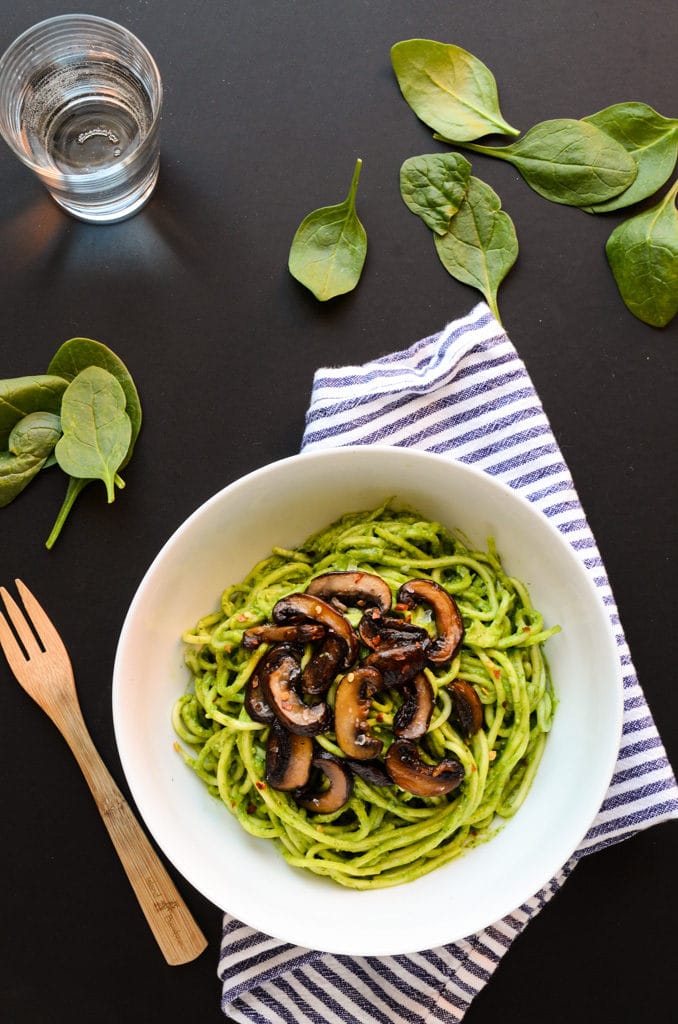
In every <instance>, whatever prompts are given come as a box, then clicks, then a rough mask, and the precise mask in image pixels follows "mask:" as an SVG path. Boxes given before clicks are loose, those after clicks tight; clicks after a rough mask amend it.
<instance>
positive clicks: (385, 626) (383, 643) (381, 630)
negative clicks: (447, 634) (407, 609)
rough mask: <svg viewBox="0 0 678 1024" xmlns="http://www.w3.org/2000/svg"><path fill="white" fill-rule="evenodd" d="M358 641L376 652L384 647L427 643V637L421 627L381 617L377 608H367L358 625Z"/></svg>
mask: <svg viewBox="0 0 678 1024" xmlns="http://www.w3.org/2000/svg"><path fill="white" fill-rule="evenodd" d="M358 633H359V634H360V639H361V640H362V642H363V643H364V644H365V646H366V647H369V648H371V650H373V651H376V650H378V649H379V648H384V647H406V646H408V645H409V644H412V643H419V644H425V643H428V640H429V635H428V633H427V632H426V630H425V629H422V628H421V626H415V625H414V624H413V623H411V622H405V620H404V619H398V618H396V617H395V616H390V615H389V616H387V615H382V613H381V612H380V611H379V609H378V608H368V610H367V611H366V612H365V614H364V615H363V616H362V618H361V620H360V622H359V624H358Z"/></svg>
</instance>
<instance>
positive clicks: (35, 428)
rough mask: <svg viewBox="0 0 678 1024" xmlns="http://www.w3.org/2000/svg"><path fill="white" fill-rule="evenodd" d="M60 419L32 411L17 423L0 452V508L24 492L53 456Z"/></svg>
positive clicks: (59, 435)
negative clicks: (5, 447)
mask: <svg viewBox="0 0 678 1024" xmlns="http://www.w3.org/2000/svg"><path fill="white" fill-rule="evenodd" d="M60 437H61V420H60V419H59V417H58V416H56V415H55V414H54V413H51V412H31V413H29V414H28V415H27V416H24V417H23V418H22V419H20V420H19V421H18V423H16V424H15V425H14V427H13V428H12V430H11V431H10V434H9V438H8V444H7V451H3V452H0V508H4V506H5V505H9V503H10V501H13V500H14V498H16V496H17V494H20V493H21V491H23V489H24V487H26V486H27V485H28V484H29V483H30V482H31V480H32V479H33V477H34V476H36V475H37V474H38V473H39V472H40V470H41V469H42V468H43V466H44V465H45V464H46V462H47V460H48V459H49V458H50V456H51V455H52V452H53V450H54V446H55V444H56V443H57V441H58V440H59V438H60Z"/></svg>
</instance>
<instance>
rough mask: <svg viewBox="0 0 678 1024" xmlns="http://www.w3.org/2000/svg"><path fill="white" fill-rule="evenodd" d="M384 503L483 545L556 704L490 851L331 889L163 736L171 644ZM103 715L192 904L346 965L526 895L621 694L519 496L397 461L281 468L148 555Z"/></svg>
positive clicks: (600, 624) (461, 472)
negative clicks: (514, 588) (317, 541)
mask: <svg viewBox="0 0 678 1024" xmlns="http://www.w3.org/2000/svg"><path fill="white" fill-rule="evenodd" d="M391 496H396V497H397V498H398V499H399V500H400V501H401V502H403V503H406V504H408V505H411V506H413V507H415V508H416V509H418V510H419V511H420V512H421V513H423V514H424V515H426V516H428V517H429V518H432V519H437V520H440V521H441V522H443V523H445V524H446V525H447V526H449V527H451V528H454V527H458V528H460V529H461V530H463V531H464V533H465V534H466V535H467V536H468V537H469V538H470V539H471V541H472V542H473V543H474V544H475V545H477V546H479V547H485V546H486V540H487V537H488V536H494V537H495V539H496V542H497V548H498V550H499V552H500V553H501V555H502V558H503V561H504V565H505V567H506V568H507V569H508V570H509V571H510V572H511V573H512V574H514V575H516V576H518V577H519V578H520V579H522V580H523V581H524V582H525V583H527V585H528V586H529V589H530V593H531V596H532V598H533V601H534V603H535V606H536V607H537V608H539V610H540V611H541V612H542V613H543V614H544V616H545V619H546V622H547V624H555V623H559V624H560V625H561V626H562V632H561V633H560V634H558V635H557V636H555V637H553V638H552V639H551V640H549V642H548V657H549V661H550V664H551V669H552V674H553V678H554V685H555V687H556V691H557V696H558V699H559V705H558V710H557V714H556V718H555V724H554V727H553V730H552V733H551V735H550V737H549V739H548V742H547V744H546V750H545V754H544V757H543V760H542V762H541V765H540V766H539V770H538V772H537V776H536V779H535V781H534V784H533V786H532V789H531V790H530V793H529V795H528V798H527V800H526V802H525V803H524V805H523V806H522V807H521V809H520V810H519V811H518V813H517V815H516V816H515V817H514V818H513V819H511V820H510V821H509V822H508V823H506V825H505V826H504V827H503V828H502V830H501V831H500V832H499V834H498V835H497V836H496V837H495V838H493V839H492V840H491V841H490V842H488V843H486V844H484V845H482V846H480V847H478V848H476V849H474V850H471V851H470V852H468V853H467V854H465V855H464V856H463V857H461V858H459V859H458V860H456V861H453V862H452V863H450V864H448V865H446V866H444V867H442V868H439V869H438V870H437V871H434V872H432V873H431V874H429V875H426V876H425V877H423V878H420V879H418V880H416V881H414V882H410V883H408V884H406V885H401V886H398V887H396V888H392V889H383V890H377V891H371V892H357V891H354V890H348V889H345V888H343V887H342V886H339V885H337V884H336V883H333V882H331V881H329V880H326V879H321V878H319V877H317V876H314V875H312V874H311V873H309V872H305V871H298V870H295V869H293V868H291V867H290V866H289V865H288V864H287V863H286V862H285V860H284V859H283V857H282V855H281V854H280V853H278V851H277V850H276V849H275V848H274V846H273V844H272V843H270V842H268V841H266V840H258V839H255V838H253V837H251V836H249V835H247V834H246V833H245V832H244V831H243V830H242V829H241V828H240V826H239V825H238V823H237V821H236V820H235V819H234V818H232V817H231V815H230V814H229V813H228V811H227V810H226V809H225V807H223V805H222V804H221V803H220V802H219V801H218V800H217V799H215V798H214V797H212V796H210V795H209V793H208V792H207V790H206V789H205V787H204V786H203V784H202V782H201V781H200V780H199V779H198V778H197V777H196V776H195V775H194V773H193V772H191V771H190V769H188V768H187V767H186V766H185V765H184V763H183V761H182V760H181V758H180V756H179V755H178V754H177V753H176V751H175V750H174V749H173V743H174V740H175V736H174V733H173V730H172V725H171V721H170V714H171V709H172V706H173V704H174V701H175V699H176V698H177V697H178V696H179V695H180V694H182V693H183V692H184V690H185V688H186V683H187V681H188V673H187V670H186V668H185V666H184V663H183V648H182V643H181V634H182V632H183V631H184V630H186V629H187V628H189V627H191V626H193V625H194V624H195V623H196V622H197V620H198V619H199V618H200V617H201V616H202V615H204V614H206V613H207V612H208V611H210V610H212V609H215V608H216V607H217V606H218V602H219V597H220V594H221V591H222V590H223V589H224V588H225V587H226V586H227V585H228V584H230V583H233V582H236V581H238V580H240V579H241V578H242V577H243V576H244V575H245V574H246V572H247V571H248V570H249V569H250V568H251V567H252V566H253V565H254V564H255V563H256V562H257V561H258V560H259V559H260V558H262V557H263V556H265V555H267V554H268V553H269V552H270V549H271V547H272V546H273V545H283V546H292V545H293V544H295V543H300V542H301V541H303V540H304V539H305V538H306V537H307V536H308V535H309V534H310V533H312V532H313V531H315V530H317V529H319V528H321V527H323V526H326V525H328V524H329V523H330V522H332V521H333V520H334V519H336V518H337V517H338V516H340V515H341V514H343V513H344V512H349V511H355V510H359V509H369V508H372V507H376V506H377V505H378V504H379V503H380V502H382V501H383V500H385V499H387V498H389V497H391ZM113 713H114V722H115V731H116V738H117V742H118V746H119V751H120V757H121V759H122V764H123V767H124V770H125V774H126V776H127V780H128V783H129V786H130V789H131V792H132V795H133V797H134V800H135V802H136V804H137V807H138V809H139V811H140V813H141V815H142V816H143V818H144V820H145V822H146V825H147V827H148V828H149V830H150V832H151V833H152V835H153V836H154V838H155V840H156V841H157V843H158V844H159V846H160V847H161V849H162V850H163V851H164V853H165V854H166V856H167V857H168V858H169V860H170V861H171V862H172V863H173V864H174V865H175V867H176V868H177V869H178V870H179V871H180V872H181V873H182V874H183V875H184V876H185V877H186V879H188V881H189V882H191V883H192V884H193V885H194V886H195V888H196V889H198V890H199V891H200V892H201V893H202V894H203V895H204V896H205V897H207V898H208V899H209V900H211V901H212V902H214V903H215V904H216V905H217V906H218V907H219V908H222V909H223V910H227V911H228V912H229V913H231V914H233V915H234V916H235V917H237V918H239V919H240V920H241V921H244V922H246V923H247V924H249V925H251V926H253V927H256V928H258V929H260V930H261V931H263V932H266V933H268V934H269V935H273V936H275V937H277V938H280V939H285V940H287V941H289V942H292V943H296V944H298V945H302V946H309V947H312V948H316V949H322V950H328V951H331V952H335V953H346V954H352V955H386V954H395V953H403V952H411V951H414V950H420V949H424V948H428V947H432V946H437V945H440V944H442V943H446V942H452V941H455V940H457V939H459V938H461V937H463V936H465V935H469V934H471V933H473V932H475V931H478V930H479V929H481V928H483V927H485V926H487V925H489V924H491V923H492V922H494V921H496V920H497V919H499V918H501V917H502V916H504V915H505V914H507V913H509V912H510V911H512V910H514V909H515V908H516V907H517V906H519V905H520V904H521V903H522V902H524V900H526V899H527V898H529V897H530V896H531V895H533V894H534V893H535V892H536V891H537V890H539V889H540V888H541V887H542V886H543V885H544V884H545V883H546V882H547V881H548V880H549V879H550V878H551V877H552V876H553V874H554V873H555V872H556V871H557V870H558V869H559V868H560V867H561V866H562V864H563V863H564V862H565V861H566V860H567V859H568V858H569V856H570V855H571V853H572V852H573V851H574V849H575V848H576V847H577V845H578V844H579V842H580V840H581V839H582V838H583V836H584V835H585V833H586V831H587V830H588V827H589V825H590V824H591V822H592V820H593V818H594V817H595V815H596V813H597V811H598V809H599V806H600V804H601V802H602V800H603V797H604V795H605V792H606V790H607V787H608V784H609V781H610V777H611V775H612V771H613V768H614V764H615V759H616V755H617V751H618V748H619V738H620V731H621V720H622V683H621V671H620V666H619V661H618V657H617V653H616V647H615V642H614V637H613V635H612V631H611V627H610V624H609V619H608V615H607V613H606V611H605V608H604V607H603V605H602V602H601V600H600V598H599V596H598V594H597V593H596V590H595V587H594V585H593V583H592V582H591V581H590V580H589V577H588V576H587V574H586V572H585V570H584V569H583V567H582V565H581V563H580V562H579V560H578V558H577V556H576V555H575V553H574V552H573V550H572V548H571V547H570V546H569V544H568V543H567V541H566V540H565V539H564V538H563V537H562V536H561V535H560V534H559V533H558V532H557V530H556V529H555V528H554V527H553V526H552V525H551V524H550V523H549V522H548V520H547V519H546V518H545V517H544V516H543V515H541V514H540V513H539V512H538V511H536V510H535V509H533V508H532V507H531V506H530V505H529V503H528V502H526V501H524V500H523V499H522V498H521V497H520V496H519V495H517V494H515V493H514V492H512V491H511V490H510V489H509V488H507V487H504V486H503V485H501V484H500V483H498V482H497V481H496V480H493V479H492V478H491V477H490V476H488V475H486V474H484V473H481V472H479V471H477V470H474V469H472V468H469V467H468V466H464V465H461V464H459V463H456V462H453V461H451V460H449V459H446V458H444V457H440V456H436V455H429V454H425V453H421V452H417V451H411V450H407V449H402V448H385V447H357V448H339V449H335V450H327V451H320V452H314V453H308V454H303V455H299V456H294V457H292V458H290V459H285V460H282V461H280V462H277V463H274V464H272V465H269V466H266V467H264V468H263V469H260V470H257V471H256V472H254V473H251V474H249V475H248V476H245V477H244V478H242V479H240V480H238V481H236V482H235V483H233V484H231V485H230V486H228V487H226V488H225V489H224V490H222V491H220V492H219V493H218V494H216V495H215V496H214V497H213V498H211V499H210V500H209V501H207V502H206V503H205V504H204V505H202V506H201V507H200V508H199V509H197V511H196V512H194V513H193V514H192V515H191V516H190V517H189V519H188V520H187V521H186V522H185V523H184V524H183V525H182V526H181V527H180V528H179V529H178V530H177V531H176V533H175V534H174V535H173V536H172V537H171V538H170V539H169V541H168V542H167V543H166V544H165V545H164V547H163V548H162V550H161V551H160V553H159V554H158V556H157V558H156V559H155V560H154V562H153V564H152V565H151V567H150V569H149V570H148V572H147V573H146V575H145V577H144V579H143V581H142V583H141V585H140V587H139V589H138V591H137V593H136V596H135V597H134V600H133V602H132V605H131V607H130V609H129V612H128V614H127V617H126V619H125V622H124V625H123V629H122V633H121V637H120V642H119V646H118V651H117V655H116V660H115V669H114V680H113Z"/></svg>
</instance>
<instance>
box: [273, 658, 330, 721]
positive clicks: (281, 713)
mask: <svg viewBox="0 0 678 1024" xmlns="http://www.w3.org/2000/svg"><path fill="white" fill-rule="evenodd" d="M260 679H261V680H262V681H263V685H264V687H265V690H266V692H267V693H268V697H269V701H270V706H271V708H272V710H273V713H274V715H275V717H276V718H277V719H278V720H279V721H280V722H282V724H283V725H284V726H285V728H286V729H288V730H289V731H290V732H293V733H295V734H296V735H297V736H317V735H318V734H319V733H321V732H325V730H326V729H328V728H329V724H330V720H331V712H330V709H329V707H328V706H327V704H323V703H320V704H305V703H304V701H303V700H302V698H301V695H300V694H299V692H298V690H297V686H298V685H299V683H300V681H301V668H300V667H299V661H298V660H297V657H296V655H295V652H294V651H293V650H292V648H290V647H287V646H285V645H284V644H279V645H278V646H277V647H272V648H271V650H270V651H269V652H268V654H267V655H266V657H265V658H264V659H263V662H262V665H261V674H260Z"/></svg>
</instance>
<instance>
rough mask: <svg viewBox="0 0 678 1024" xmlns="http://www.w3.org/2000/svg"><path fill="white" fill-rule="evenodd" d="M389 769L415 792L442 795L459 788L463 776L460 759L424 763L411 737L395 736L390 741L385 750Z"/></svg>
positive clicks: (395, 777) (425, 794)
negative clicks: (397, 738) (400, 738)
mask: <svg viewBox="0 0 678 1024" xmlns="http://www.w3.org/2000/svg"><path fill="white" fill-rule="evenodd" d="M386 771H387V772H388V774H389V775H390V776H391V778H392V779H393V781H394V782H395V784H396V786H400V788H401V789H404V790H406V791H407V792H408V793H412V794H413V795H414V796H443V795H444V794H445V793H451V792H452V791H453V790H455V789H457V788H458V787H459V786H460V785H461V783H462V781H463V779H464V769H463V767H462V765H461V764H460V763H459V761H452V760H444V761H440V762H439V763H438V764H434V765H430V764H425V763H424V761H422V759H421V757H420V755H419V751H418V750H417V747H416V744H414V743H412V742H411V741H410V740H396V741H395V743H392V744H391V746H390V747H389V748H388V752H387V754H386Z"/></svg>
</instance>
